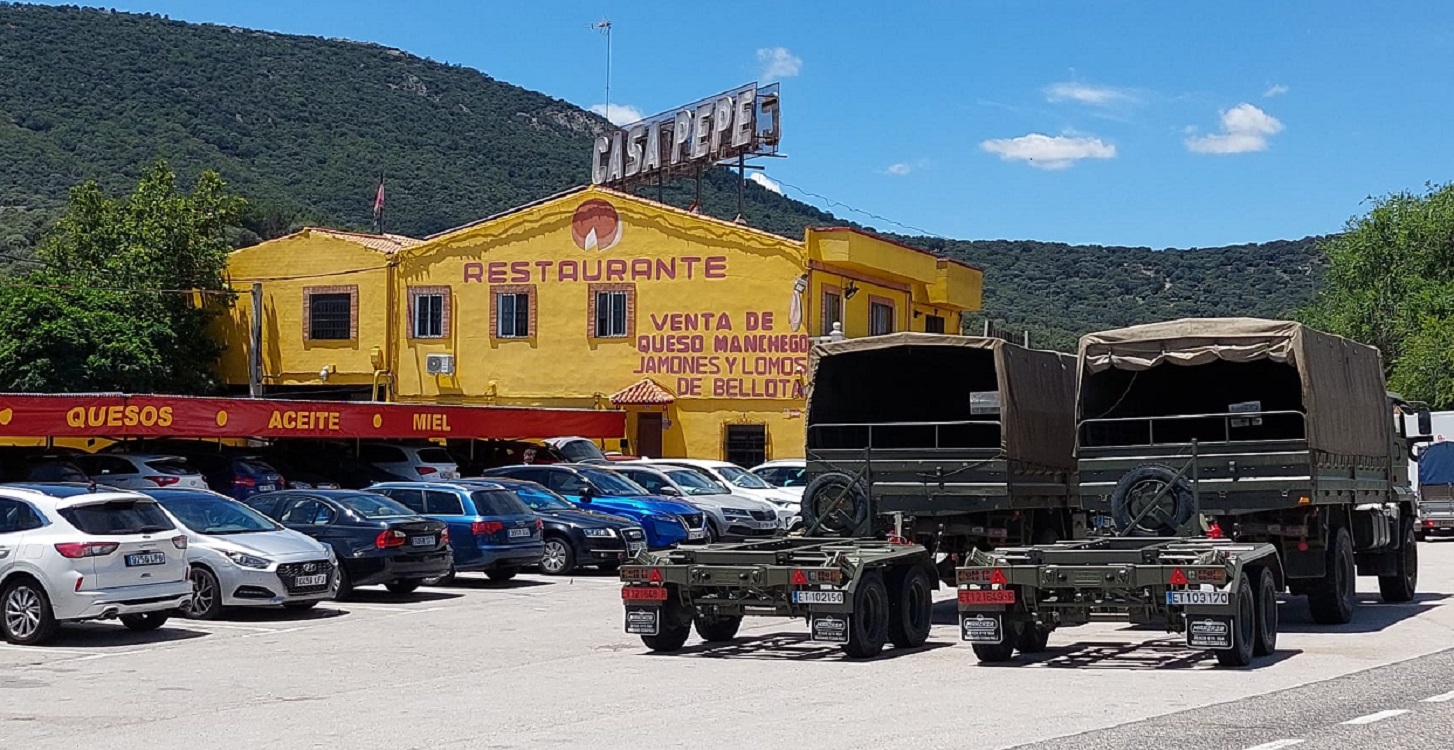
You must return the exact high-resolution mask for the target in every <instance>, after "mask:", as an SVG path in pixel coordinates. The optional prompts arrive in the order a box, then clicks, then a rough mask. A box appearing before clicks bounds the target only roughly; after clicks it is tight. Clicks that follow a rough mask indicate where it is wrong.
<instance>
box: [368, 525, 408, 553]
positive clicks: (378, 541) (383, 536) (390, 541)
mask: <svg viewBox="0 0 1454 750" xmlns="http://www.w3.org/2000/svg"><path fill="white" fill-rule="evenodd" d="M374 546H375V547H378V548H379V549H385V548H388V547H402V546H404V532H402V531H399V530H397V529H389V530H387V531H380V532H379V535H378V537H376V538H375V539H374Z"/></svg>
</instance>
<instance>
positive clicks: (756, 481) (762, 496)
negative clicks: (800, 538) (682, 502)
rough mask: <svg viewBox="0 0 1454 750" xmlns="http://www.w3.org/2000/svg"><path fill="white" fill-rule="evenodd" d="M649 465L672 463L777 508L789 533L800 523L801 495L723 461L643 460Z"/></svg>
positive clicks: (687, 459)
mask: <svg viewBox="0 0 1454 750" xmlns="http://www.w3.org/2000/svg"><path fill="white" fill-rule="evenodd" d="M644 460H645V461H646V462H647V463H652V464H672V465H674V466H685V467H687V468H689V469H695V470H697V471H698V472H700V473H703V474H706V475H707V476H709V477H711V478H712V479H715V480H717V481H719V482H721V483H722V484H725V485H727V486H728V487H729V488H731V490H732V492H733V493H735V494H738V495H746V496H748V497H755V498H758V499H759V500H766V501H768V502H770V503H772V504H773V505H774V506H775V507H776V508H777V513H778V518H780V519H781V520H782V521H783V523H784V524H786V525H787V527H788V529H789V530H791V529H793V528H796V527H797V526H799V525H801V524H802V521H803V518H802V506H803V495H802V493H801V492H799V493H793V492H790V491H786V490H781V489H778V488H777V487H774V486H772V485H770V484H768V483H767V482H764V481H762V477H759V476H757V475H756V474H753V473H752V472H750V471H748V470H747V469H744V468H742V467H741V466H738V465H737V464H734V463H730V462H727V461H708V460H705V459H699V458H651V459H644Z"/></svg>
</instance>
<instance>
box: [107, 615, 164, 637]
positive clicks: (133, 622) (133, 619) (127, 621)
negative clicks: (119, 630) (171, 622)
mask: <svg viewBox="0 0 1454 750" xmlns="http://www.w3.org/2000/svg"><path fill="white" fill-rule="evenodd" d="M171 616H172V615H171V613H170V612H142V613H140V614H135V615H122V616H121V618H120V619H121V624H122V625H125V626H126V629H127V630H135V631H136V632H138V633H144V632H146V631H148V630H156V629H157V628H159V627H161V626H163V625H165V624H167V619H168V618H170V617H171Z"/></svg>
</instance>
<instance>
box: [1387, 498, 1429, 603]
mask: <svg viewBox="0 0 1454 750" xmlns="http://www.w3.org/2000/svg"><path fill="white" fill-rule="evenodd" d="M1399 530H1400V531H1401V532H1403V534H1402V536H1401V539H1402V541H1403V546H1402V547H1400V548H1399V550H1398V553H1397V554H1398V565H1397V569H1396V571H1395V573H1394V575H1391V576H1379V577H1378V593H1379V594H1380V595H1381V596H1382V597H1383V600H1384V601H1386V602H1407V601H1412V600H1413V598H1414V594H1415V593H1417V589H1418V586H1419V545H1418V541H1417V539H1416V538H1415V537H1414V522H1413V519H1411V518H1405V519H1404V520H1403V521H1402V522H1400V525H1399Z"/></svg>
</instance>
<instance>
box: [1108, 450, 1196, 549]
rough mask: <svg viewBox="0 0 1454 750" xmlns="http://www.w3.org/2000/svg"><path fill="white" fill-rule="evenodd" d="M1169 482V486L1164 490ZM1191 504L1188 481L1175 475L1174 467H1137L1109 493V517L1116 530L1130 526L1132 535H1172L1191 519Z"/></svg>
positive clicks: (1123, 477) (1147, 465)
mask: <svg viewBox="0 0 1454 750" xmlns="http://www.w3.org/2000/svg"><path fill="white" fill-rule="evenodd" d="M1168 485H1170V488H1169V489H1167V490H1166V491H1165V492H1164V493H1163V492H1162V489H1163V488H1166V487H1167V486H1168ZM1158 494H1159V495H1161V497H1160V498H1157V495H1158ZM1153 499H1155V503H1154V504H1153V503H1152V500H1153ZM1192 505H1193V503H1192V496H1191V484H1190V483H1189V482H1187V480H1186V477H1178V476H1177V472H1176V470H1175V469H1173V468H1171V467H1169V466H1161V465H1160V464H1146V465H1143V466H1137V467H1136V468H1134V469H1132V470H1130V471H1128V472H1126V473H1125V474H1124V475H1122V477H1121V480H1120V481H1118V482H1116V489H1115V491H1113V492H1112V493H1111V517H1112V518H1113V519H1114V520H1115V522H1116V529H1117V530H1119V531H1122V532H1125V531H1127V530H1128V529H1129V530H1130V532H1129V533H1130V534H1131V535H1132V536H1175V535H1176V532H1177V529H1178V528H1179V527H1180V526H1181V525H1182V524H1184V523H1186V522H1187V521H1188V520H1190V519H1191V515H1192ZM1147 506H1151V507H1150V508H1149V509H1148V508H1147ZM1137 517H1139V518H1140V520H1137Z"/></svg>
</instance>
